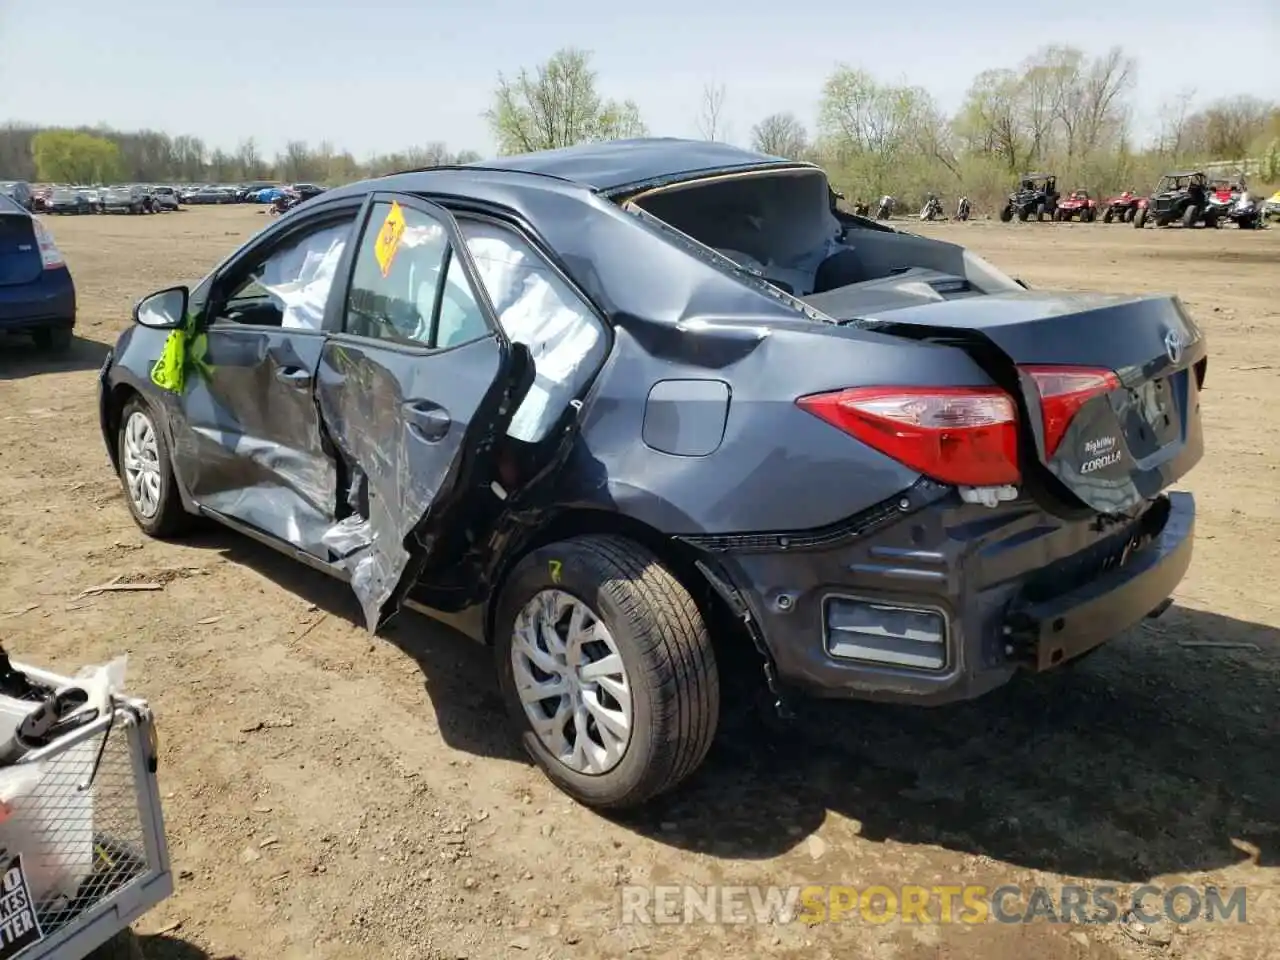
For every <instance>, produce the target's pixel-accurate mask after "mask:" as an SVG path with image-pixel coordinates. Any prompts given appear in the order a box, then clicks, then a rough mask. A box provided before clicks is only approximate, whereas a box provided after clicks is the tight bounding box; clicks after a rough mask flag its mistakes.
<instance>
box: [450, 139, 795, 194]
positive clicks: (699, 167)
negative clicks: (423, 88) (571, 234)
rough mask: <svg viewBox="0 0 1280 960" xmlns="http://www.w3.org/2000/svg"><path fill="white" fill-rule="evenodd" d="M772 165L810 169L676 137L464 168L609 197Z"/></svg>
mask: <svg viewBox="0 0 1280 960" xmlns="http://www.w3.org/2000/svg"><path fill="white" fill-rule="evenodd" d="M774 165H778V166H809V164H797V163H796V162H795V161H792V160H785V159H783V158H782V157H773V156H770V155H768V154H765V153H756V152H755V151H752V150H743V149H741V148H740V147H734V146H730V145H729V144H727V143H716V142H714V141H709V140H681V139H679V138H677V137H643V138H640V139H635V140H609V141H604V142H601V143H583V144H579V145H577V146H573V147H563V148H561V149H559V150H540V151H538V152H536V153H523V154H517V155H515V156H510V157H498V158H496V159H493V160H481V161H479V162H477V163H472V164H467V165H466V166H470V167H476V168H483V169H487V170H504V171H514V172H522V173H536V174H541V175H543V176H548V177H558V178H560V179H562V180H569V181H571V182H573V183H576V184H579V185H580V186H584V187H587V188H588V189H591V190H598V191H610V190H616V189H618V188H620V187H626V186H632V185H634V184H642V183H647V182H649V181H654V180H664V179H668V178H679V177H681V176H685V175H688V174H694V173H701V172H710V171H722V170H734V169H743V168H751V167H762V166H774Z"/></svg>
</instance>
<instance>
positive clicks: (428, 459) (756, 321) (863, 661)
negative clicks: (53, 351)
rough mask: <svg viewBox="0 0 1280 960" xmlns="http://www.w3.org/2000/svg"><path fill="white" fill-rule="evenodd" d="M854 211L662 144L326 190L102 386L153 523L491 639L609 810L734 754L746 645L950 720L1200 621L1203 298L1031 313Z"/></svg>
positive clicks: (550, 736)
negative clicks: (724, 723) (1193, 588)
mask: <svg viewBox="0 0 1280 960" xmlns="http://www.w3.org/2000/svg"><path fill="white" fill-rule="evenodd" d="M836 200H837V198H836V196H835V194H834V193H833V191H832V190H831V187H830V184H829V182H828V179H827V176H826V174H825V173H824V172H823V170H822V169H821V168H819V167H817V166H814V165H812V164H807V163H801V162H795V161H789V160H782V159H779V158H776V157H769V156H765V155H762V154H759V153H754V152H750V151H746V150H741V149H738V148H735V147H731V146H729V145H727V144H721V143H707V142H703V141H685V140H675V139H666V138H660V139H640V140H624V141H616V142H612V143H593V144H587V145H582V146H578V147H571V148H568V149H562V150H552V151H547V152H543V153H535V154H528V155H524V156H508V157H503V158H501V159H498V160H492V161H487V162H486V164H485V165H484V167H482V168H480V167H477V168H471V167H454V168H443V169H436V170H425V171H417V172H410V173H403V174H397V175H392V176H388V177H384V178H380V179H375V180H367V181H364V182H361V183H356V184H351V185H348V186H344V187H339V188H335V189H333V190H330V191H327V192H326V193H325V194H324V195H323V196H320V197H315V198H313V199H312V200H309V201H307V202H306V203H303V204H301V205H299V206H298V207H296V208H294V209H293V210H291V211H289V212H288V213H286V214H284V215H283V216H281V217H280V218H279V219H277V220H275V221H273V222H272V223H271V224H270V225H269V226H267V227H266V229H264V230H262V231H261V232H259V233H258V234H257V235H255V236H254V237H252V238H250V239H249V240H248V241H247V242H246V243H245V244H244V245H243V246H242V247H241V248H240V249H239V250H237V251H236V252H234V253H232V254H231V255H230V256H229V257H227V258H226V259H225V260H224V261H222V262H221V263H220V264H219V265H218V266H216V267H215V268H214V269H213V271H212V272H211V274H210V275H209V276H208V277H207V278H206V279H205V280H203V281H201V282H200V283H199V284H198V285H196V286H195V287H194V289H188V288H187V287H173V288H170V289H166V290H161V291H158V292H156V293H154V294H152V295H150V296H148V297H145V298H144V299H143V300H141V301H140V302H139V303H138V304H137V306H136V308H135V310H134V321H135V322H134V323H133V324H132V325H131V326H130V328H129V329H128V330H126V331H125V332H124V333H123V334H122V335H121V337H120V339H119V340H118V341H117V343H116V345H115V347H114V349H113V350H112V352H111V355H110V356H109V357H108V358H107V361H106V363H105V364H104V365H103V368H102V371H101V374H100V388H99V396H98V403H99V406H98V418H99V421H100V423H101V426H102V433H103V437H104V440H105V441H106V445H107V448H108V451H109V454H110V456H111V458H112V463H113V465H114V467H115V469H116V471H117V472H118V474H119V478H120V482H121V486H122V489H123V492H124V500H125V503H126V505H127V509H129V510H130V511H131V513H132V516H133V519H134V520H135V522H136V523H137V524H138V526H139V527H140V528H141V529H142V530H143V531H144V532H145V533H147V534H149V535H151V536H155V537H173V536H177V535H179V534H181V533H182V532H183V530H184V528H187V527H188V526H189V524H190V521H191V520H192V519H193V515H197V514H198V515H201V516H204V517H209V518H212V519H214V520H216V521H219V522H221V523H223V524H224V525H226V526H228V527H231V528H233V529H235V530H237V531H240V532H242V533H244V534H247V535H249V536H252V537H254V538H256V539H257V540H259V541H261V542H263V543H265V544H268V545H270V546H272V547H274V548H276V549H278V550H280V551H282V552H283V553H285V554H287V555H288V556H291V557H293V558H295V559H297V560H299V561H302V562H304V563H306V564H307V565H308V566H311V567H313V568H316V569H319V570H322V571H325V572H327V573H329V574H332V575H333V576H334V577H336V578H338V579H339V580H340V581H343V582H346V583H347V584H348V586H349V588H350V589H351V590H352V592H353V593H354V595H355V599H356V600H357V601H358V602H359V603H360V606H361V609H362V611H363V613H364V619H365V623H366V625H367V626H368V627H369V628H370V629H371V630H376V629H377V628H378V627H379V626H380V625H382V624H383V623H385V622H386V620H387V618H389V617H391V616H394V615H395V613H396V611H397V610H398V609H399V608H400V607H401V606H411V607H413V608H414V609H419V610H423V611H426V612H429V613H431V614H432V615H434V616H437V617H439V618H441V619H443V620H446V621H448V622H450V623H452V624H454V625H456V626H458V627H459V628H461V629H463V630H464V631H465V632H467V633H468V634H469V635H470V636H472V637H473V638H475V639H477V640H479V641H481V642H485V643H490V644H492V645H493V647H494V648H495V650H494V663H495V666H496V668H497V671H498V686H499V690H500V691H501V697H502V700H503V702H504V703H505V705H506V707H507V710H508V711H509V713H510V716H511V719H512V722H513V724H514V725H515V728H516V729H517V730H518V735H519V736H520V737H521V739H522V742H523V743H524V745H525V748H526V749H527V750H528V752H529V753H530V754H531V755H532V757H533V758H534V759H535V761H536V762H537V763H538V764H539V765H540V766H541V767H542V769H543V770H544V771H546V773H547V775H548V776H549V777H550V778H551V779H552V780H553V781H554V782H555V783H556V784H557V785H558V786H560V787H561V788H562V789H563V790H565V791H566V792H567V793H569V794H570V795H571V796H573V797H575V798H577V799H578V800H579V801H581V802H583V803H586V804H589V805H593V806H598V807H606V808H622V807H629V806H636V805H638V804H642V803H644V802H645V801H647V800H649V799H650V798H651V797H654V796H655V795H657V794H660V793H662V792H663V791H665V790H668V789H670V788H672V787H673V786H674V785H676V784H677V783H679V782H680V781H681V780H683V779H684V778H685V777H687V776H688V775H689V774H691V773H692V772H693V771H694V770H695V769H697V767H698V766H699V764H700V763H701V762H702V760H703V758H704V757H705V755H706V753H707V750H708V749H709V747H710V745H711V743H712V740H713V739H714V735H715V730H716V725H717V722H718V718H719V711H720V702H721V693H720V690H721V687H720V679H719V678H720V676H721V672H722V671H723V670H724V669H725V667H726V665H727V664H728V663H729V662H735V663H744V664H750V665H752V666H753V667H755V668H757V669H759V670H760V676H761V678H762V680H764V681H766V682H767V683H769V684H770V686H771V687H772V692H773V694H774V697H775V698H776V699H777V700H778V701H780V702H782V703H784V704H785V702H786V700H787V698H790V697H799V696H804V695H816V696H820V697H846V698H860V699H871V700H883V701H896V702H899V703H909V704H916V705H920V706H929V705H936V704H942V703H947V702H954V701H958V700H964V699H970V698H973V697H977V696H981V695H983V694H985V693H987V692H988V691H990V690H993V689H994V688H996V687H999V686H1001V685H1002V684H1005V683H1006V682H1008V681H1009V680H1011V679H1012V678H1013V677H1014V675H1015V674H1017V673H1019V672H1039V671H1045V670H1049V669H1053V668H1056V667H1058V666H1060V665H1062V664H1065V663H1067V662H1068V661H1071V660H1074V659H1076V658H1078V657H1081V656H1083V655H1085V654H1087V653H1088V652H1089V651H1091V650H1093V649H1095V648H1097V647H1098V646H1099V645H1100V644H1101V643H1103V642H1104V641H1106V640H1107V639H1108V638H1110V637H1112V636H1115V635H1116V634H1118V633H1120V632H1121V631H1124V630H1126V629H1128V628H1130V627H1132V626H1134V625H1135V624H1137V623H1139V622H1141V621H1142V620H1143V619H1144V618H1146V617H1149V616H1158V615H1160V614H1161V613H1163V612H1164V610H1165V609H1167V608H1168V606H1169V603H1170V601H1169V599H1168V598H1169V596H1170V594H1171V593H1172V592H1173V590H1174V589H1175V587H1176V586H1177V585H1178V583H1179V581H1180V580H1181V579H1182V577H1183V575H1184V573H1185V572H1186V570H1187V567H1188V564H1189V563H1190V560H1191V552H1192V545H1193V540H1194V526H1195V501H1194V498H1193V496H1192V495H1191V494H1189V493H1172V492H1169V490H1168V488H1169V487H1170V486H1171V485H1173V484H1175V483H1177V482H1178V481H1180V480H1181V479H1182V478H1183V477H1184V476H1185V475H1186V474H1187V472H1188V471H1190V470H1191V469H1192V468H1193V467H1194V466H1195V465H1196V463H1197V462H1198V461H1199V460H1200V458H1201V455H1202V452H1203V444H1204V441H1203V436H1202V430H1201V414H1200V396H1201V391H1202V389H1203V387H1204V382H1205V376H1206V369H1207V363H1208V361H1207V355H1208V354H1207V346H1206V343H1205V338H1204V336H1203V335H1202V333H1201V332H1200V330H1199V328H1198V327H1197V326H1196V325H1195V323H1194V321H1193V320H1192V318H1191V317H1190V315H1189V313H1188V311H1187V309H1186V308H1185V306H1184V305H1183V304H1182V303H1181V302H1180V301H1179V300H1178V299H1177V298H1176V297H1174V296H1162V295H1133V296H1124V295H1117V294H1114V293H1107V294H1092V293H1077V292H1062V293H1059V292H1055V291H1051V290H1030V289H1027V288H1026V286H1025V285H1024V284H1020V283H1019V282H1017V281H1016V280H1014V279H1013V278H1011V277H1009V276H1008V275H1007V274H1005V273H1004V272H1002V271H1001V270H999V269H998V268H996V267H995V266H993V265H991V264H990V263H988V262H986V261H985V260H983V259H982V258H981V257H978V256H976V255H975V254H973V253H972V252H970V251H968V250H966V249H965V248H964V247H962V246H960V245H957V244H955V243H948V242H946V241H943V240H937V239H931V238H927V237H922V236H915V235H912V234H910V233H900V232H898V231H896V230H893V229H891V228H889V227H887V226H886V225H884V224H882V223H879V222H877V221H874V220H868V219H865V218H862V217H857V216H853V215H850V214H847V213H845V212H843V211H842V210H840V209H839V208H838V207H837V205H836ZM179 329H181V333H177V332H176V331H178V330H179ZM184 343H187V344H193V345H194V347H193V351H192V352H189V353H188V352H184V349H183V344H184ZM162 356H163V357H167V358H169V361H171V362H166V363H164V364H157V358H160V357H162ZM268 453H269V455H267V454H268ZM798 467H799V469H798ZM713 632H714V633H715V635H716V639H717V640H718V641H720V642H718V643H717V644H716V645H715V646H713V644H712V641H711V635H712V633H713ZM1135 709H1137V708H1136V707H1135Z"/></svg>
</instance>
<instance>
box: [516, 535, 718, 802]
mask: <svg viewBox="0 0 1280 960" xmlns="http://www.w3.org/2000/svg"><path fill="white" fill-rule="evenodd" d="M494 628H495V633H494V648H495V651H494V652H495V656H496V657H497V667H498V676H499V682H500V684H501V687H502V693H503V699H504V700H505V701H506V704H507V708H508V711H509V712H510V714H511V716H512V719H513V720H514V722H515V723H516V725H517V727H518V728H519V729H520V731H521V739H522V741H523V743H524V747H525V749H526V750H527V751H528V753H529V754H530V756H532V757H533V759H534V760H535V761H536V762H537V763H538V765H539V766H540V767H541V768H542V769H543V771H544V772H545V773H546V774H547V776H548V777H549V778H550V779H551V780H552V781H553V782H554V783H555V784H556V785H557V786H558V787H559V788H560V789H561V790H563V791H564V792H565V793H567V794H569V795H570V796H571V797H573V798H574V799H576V800H578V801H579V802H581V803H583V804H586V805H588V806H592V807H599V808H611V809H620V808H624V807H634V806H637V805H639V804H641V803H644V802H645V801H646V800H648V799H650V798H651V797H654V796H656V795H657V794H660V793H663V792H664V791H667V790H669V789H671V788H672V787H674V786H675V785H676V784H678V783H679V782H680V781H682V780H684V779H685V778H686V777H688V776H689V775H690V774H691V773H693V771H694V770H696V769H697V768H698V766H699V765H700V764H701V763H702V760H703V758H704V757H705V756H706V754H707V751H708V749H709V748H710V746H711V741H712V738H713V737H714V736H715V729H716V723H717V720H718V718H719V712H720V680H719V674H718V672H717V669H716V663H715V658H714V655H713V653H712V649H711V640H710V637H709V636H708V633H707V628H706V625H705V623H704V622H703V620H702V616H701V614H700V613H699V611H698V607H697V605H696V604H695V603H694V601H693V598H692V597H691V596H690V595H689V593H688V591H687V590H685V588H684V586H683V585H681V583H680V582H679V580H677V579H676V577H675V576H674V575H673V574H672V573H671V571H670V570H668V569H667V568H666V567H665V566H664V565H663V564H662V563H661V562H660V561H659V560H658V559H657V557H655V556H654V555H653V554H652V553H651V552H649V551H648V550H647V549H645V548H644V547H642V546H640V545H639V544H637V543H634V542H632V541H630V540H625V539H623V538H620V537H612V536H588V537H580V538H576V539H573V540H566V541H562V542H560V543H555V544H551V545H549V546H546V547H542V548H539V549H538V550H535V551H533V552H532V553H530V554H529V555H528V556H526V557H525V558H524V559H522V560H521V561H520V562H519V563H518V564H517V565H516V567H515V569H514V570H512V572H511V575H510V577H509V578H508V579H507V582H506V584H505V585H504V587H503V589H502V594H501V598H500V600H499V604H498V611H497V615H496V617H495V622H494Z"/></svg>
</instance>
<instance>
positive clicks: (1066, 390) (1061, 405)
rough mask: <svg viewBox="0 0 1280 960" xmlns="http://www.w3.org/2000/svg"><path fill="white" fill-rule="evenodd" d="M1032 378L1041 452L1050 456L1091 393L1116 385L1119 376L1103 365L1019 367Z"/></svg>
mask: <svg viewBox="0 0 1280 960" xmlns="http://www.w3.org/2000/svg"><path fill="white" fill-rule="evenodd" d="M1019 369H1020V370H1021V371H1022V372H1023V373H1025V374H1026V375H1027V376H1029V377H1030V378H1031V379H1032V380H1033V381H1035V385H1036V390H1038V391H1039V393H1040V412H1041V415H1042V417H1043V420H1044V455H1045V457H1046V458H1048V457H1052V456H1053V454H1054V451H1056V450H1057V449H1058V444H1060V443H1061V442H1062V438H1063V436H1064V435H1065V434H1066V432H1067V427H1069V426H1071V420H1072V418H1074V417H1075V415H1076V414H1077V413H1078V412H1079V411H1080V408H1081V407H1083V406H1084V405H1085V404H1086V403H1088V402H1089V401H1090V400H1092V399H1093V398H1094V397H1097V396H1101V395H1102V394H1104V393H1109V392H1110V391H1112V390H1115V389H1116V388H1117V387H1119V386H1120V378H1119V377H1117V376H1116V375H1115V374H1114V373H1113V372H1112V371H1110V370H1107V369H1106V368H1104V367H1059V366H1042V367H1020V368H1019Z"/></svg>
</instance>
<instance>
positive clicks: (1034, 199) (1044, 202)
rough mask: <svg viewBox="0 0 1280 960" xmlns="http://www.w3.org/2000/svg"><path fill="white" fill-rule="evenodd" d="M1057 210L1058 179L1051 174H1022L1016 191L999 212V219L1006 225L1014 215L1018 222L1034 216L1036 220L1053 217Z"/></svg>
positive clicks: (1010, 195)
mask: <svg viewBox="0 0 1280 960" xmlns="http://www.w3.org/2000/svg"><path fill="white" fill-rule="evenodd" d="M1057 209H1058V178H1057V177H1055V176H1054V175H1053V174H1051V173H1027V174H1023V176H1022V179H1021V180H1020V181H1019V182H1018V189H1017V190H1015V191H1014V192H1013V193H1011V194H1009V202H1008V203H1006V204H1005V205H1004V207H1003V208H1002V209H1001V210H1000V219H1001V220H1002V221H1004V222H1005V223H1008V222H1009V221H1010V220H1012V219H1013V218H1014V215H1015V214H1016V215H1017V217H1018V219H1019V220H1027V219H1028V218H1030V217H1031V215H1032V214H1035V218H1036V219H1037V220H1043V219H1044V218H1045V217H1046V216H1053V213H1054V211H1055V210H1057Z"/></svg>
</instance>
